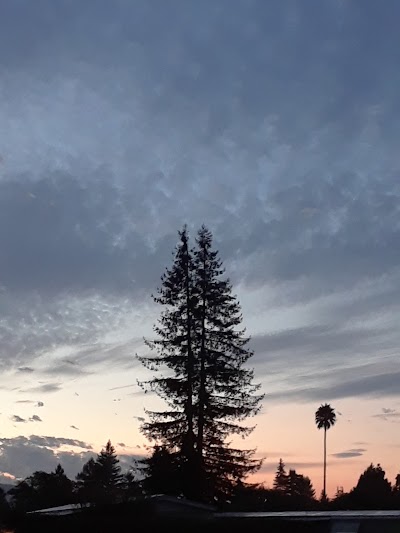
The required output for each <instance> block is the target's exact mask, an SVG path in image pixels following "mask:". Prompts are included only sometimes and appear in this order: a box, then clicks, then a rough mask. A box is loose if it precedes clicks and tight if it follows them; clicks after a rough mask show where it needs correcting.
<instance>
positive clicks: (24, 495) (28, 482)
mask: <svg viewBox="0 0 400 533" xmlns="http://www.w3.org/2000/svg"><path fill="white" fill-rule="evenodd" d="M10 495H11V496H12V503H13V506H14V507H15V508H16V509H17V510H20V511H32V510H35V509H41V508H45V507H56V506H58V505H66V504H69V503H73V502H74V501H75V494H74V483H73V481H71V480H70V479H68V477H67V476H66V475H65V472H64V470H63V468H62V467H61V465H58V466H57V468H56V469H55V471H54V472H51V473H47V472H42V471H37V472H34V473H33V474H32V475H31V476H29V477H27V478H26V479H24V480H23V481H20V482H19V483H18V484H17V485H16V487H15V488H13V489H11V491H10Z"/></svg>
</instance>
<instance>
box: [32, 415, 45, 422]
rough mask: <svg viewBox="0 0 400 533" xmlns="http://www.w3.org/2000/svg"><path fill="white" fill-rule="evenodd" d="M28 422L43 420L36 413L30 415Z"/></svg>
mask: <svg viewBox="0 0 400 533" xmlns="http://www.w3.org/2000/svg"><path fill="white" fill-rule="evenodd" d="M29 422H43V420H42V419H41V418H40V416H38V415H32V416H31V417H30V419H29Z"/></svg>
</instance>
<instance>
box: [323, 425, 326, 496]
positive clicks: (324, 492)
mask: <svg viewBox="0 0 400 533" xmlns="http://www.w3.org/2000/svg"><path fill="white" fill-rule="evenodd" d="M323 498H324V499H326V428H324V491H323Z"/></svg>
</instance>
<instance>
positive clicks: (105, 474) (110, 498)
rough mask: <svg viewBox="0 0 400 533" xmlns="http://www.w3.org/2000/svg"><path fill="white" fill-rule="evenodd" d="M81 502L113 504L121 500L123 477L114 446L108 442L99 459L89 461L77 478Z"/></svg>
mask: <svg viewBox="0 0 400 533" xmlns="http://www.w3.org/2000/svg"><path fill="white" fill-rule="evenodd" d="M76 479H77V488H78V496H79V501H80V502H82V503H91V504H99V503H113V502H116V501H118V499H119V498H120V493H121V490H122V489H123V483H122V481H123V476H122V475H121V467H120V466H119V459H118V457H117V455H116V453H115V449H114V446H113V445H112V444H111V441H108V442H107V444H106V447H105V448H104V449H103V450H102V451H101V452H100V453H99V454H98V456H97V459H96V460H94V459H93V458H92V459H89V461H87V462H86V463H85V464H84V466H83V469H82V471H81V472H80V473H79V474H78V475H77V476H76Z"/></svg>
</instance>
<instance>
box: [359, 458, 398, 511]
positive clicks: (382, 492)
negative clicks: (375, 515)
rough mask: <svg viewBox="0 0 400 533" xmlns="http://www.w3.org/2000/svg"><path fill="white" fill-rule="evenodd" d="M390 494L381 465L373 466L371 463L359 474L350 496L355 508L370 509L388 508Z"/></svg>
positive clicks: (390, 487)
mask: <svg viewBox="0 0 400 533" xmlns="http://www.w3.org/2000/svg"><path fill="white" fill-rule="evenodd" d="M391 492H392V486H391V484H390V481H388V480H387V479H386V477H385V471H384V470H383V469H382V467H381V465H380V464H378V465H377V466H374V465H373V464H372V463H371V464H370V465H369V467H368V468H367V469H366V470H365V471H364V472H363V473H362V474H361V476H360V478H359V480H358V482H357V485H356V486H355V487H354V489H353V490H352V492H351V495H352V497H353V500H354V501H355V504H356V506H357V507H361V508H369V509H372V508H376V507H378V508H379V507H386V506H388V505H389V504H390V501H391Z"/></svg>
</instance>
